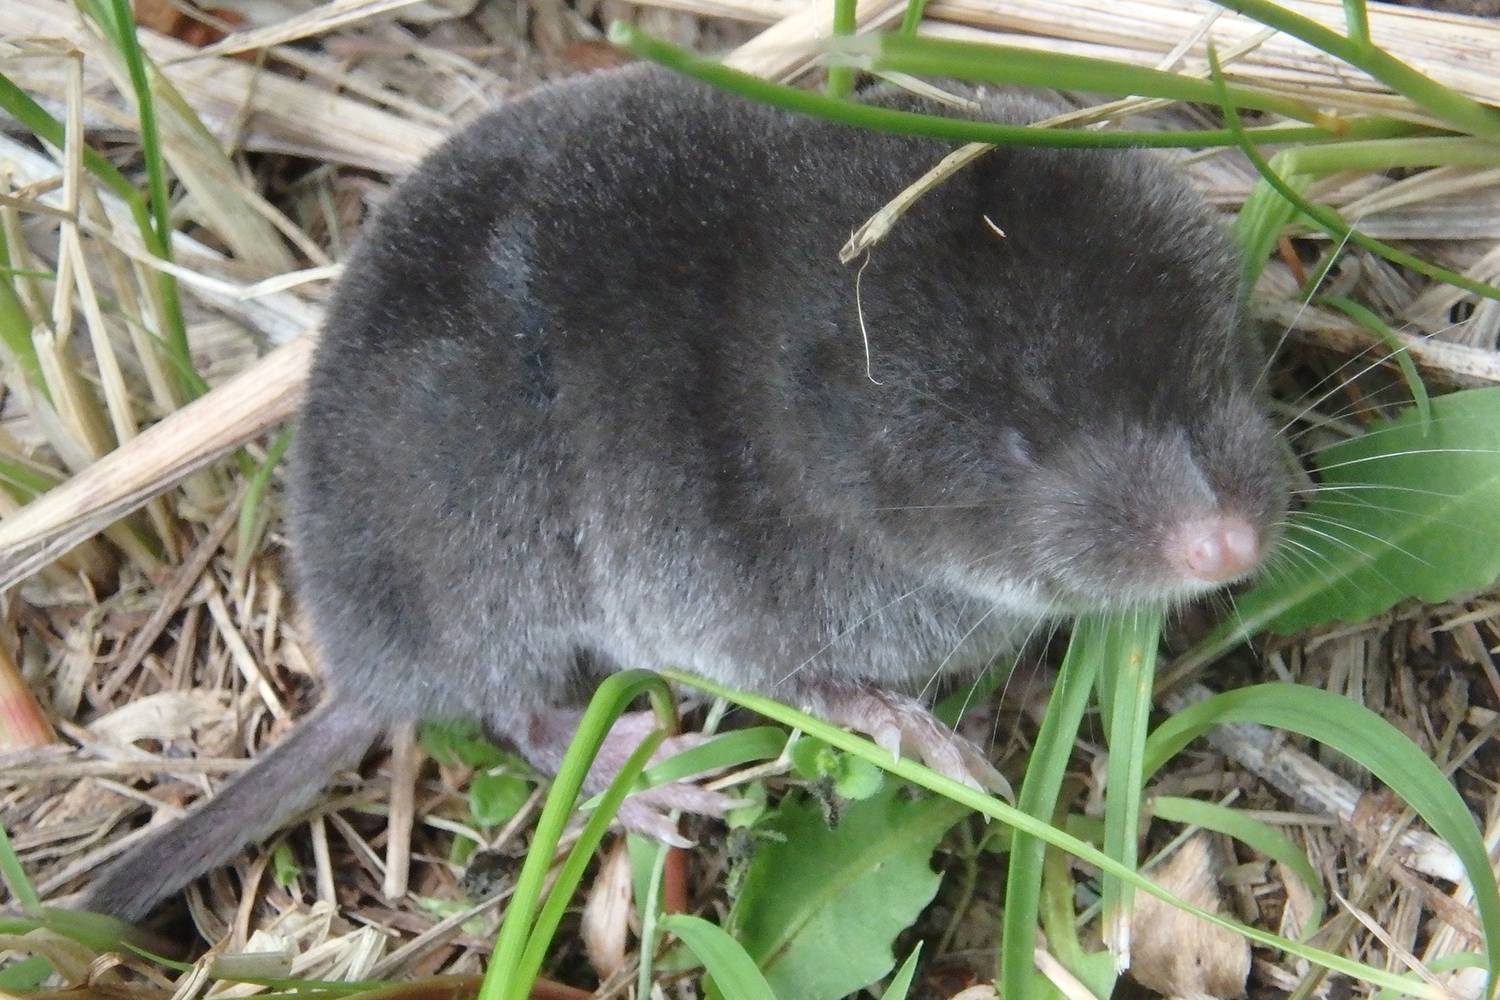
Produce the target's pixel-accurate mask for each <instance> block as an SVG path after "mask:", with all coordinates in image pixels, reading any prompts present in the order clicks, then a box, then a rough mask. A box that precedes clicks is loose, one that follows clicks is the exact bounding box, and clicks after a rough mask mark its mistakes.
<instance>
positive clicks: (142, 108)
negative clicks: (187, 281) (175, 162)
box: [83, 0, 204, 399]
mask: <svg viewBox="0 0 1500 1000" xmlns="http://www.w3.org/2000/svg"><path fill="white" fill-rule="evenodd" d="M83 7H84V8H85V9H86V10H87V11H88V12H89V14H90V16H91V17H92V18H93V20H94V22H95V24H97V25H98V26H99V29H100V30H101V31H102V32H103V33H104V36H105V38H106V39H107V40H108V41H109V42H110V44H111V45H113V46H114V48H115V51H116V52H118V53H119V55H120V58H121V59H122V60H123V61H124V63H125V68H126V71H127V73H128V74H129V76H130V86H131V90H132V91H134V93H133V95H132V96H133V97H134V98H135V105H136V116H137V119H138V123H139V125H140V133H141V157H142V159H143V160H144V162H145V165H146V182H147V188H148V190H149V191H150V203H149V211H150V219H151V222H150V226H149V227H148V228H149V229H150V231H151V232H152V233H153V234H154V235H155V239H154V241H153V242H152V243H151V247H152V253H154V254H155V255H156V256H157V257H160V258H161V259H162V260H166V261H170V260H172V201H171V192H170V189H169V186H168V183H167V161H166V154H165V153H164V152H163V150H162V145H161V131H160V129H158V128H157V122H156V101H155V97H154V95H153V94H152V92H151V78H150V71H151V69H152V68H150V67H148V63H147V59H146V54H145V52H144V50H142V48H141V42H140V38H139V37H138V36H137V34H136V26H135V15H134V13H133V12H132V10H131V8H130V2H129V0H83ZM156 281H157V288H158V291H159V294H160V298H161V303H162V313H163V315H162V317H161V322H162V324H163V327H164V329H163V331H162V334H163V339H164V340H165V342H166V347H167V353H168V354H169V355H170V356H171V357H172V358H173V359H174V361H176V362H177V364H178V366H179V367H180V368H181V367H185V368H188V369H192V367H193V364H192V351H191V350H190V349H189V347H188V340H187V323H186V321H185V320H184V319H183V315H182V300H181V296H180V294H179V291H178V288H177V279H176V278H174V277H173V276H172V275H170V274H168V273H166V272H165V271H157V272H156ZM195 374H196V372H195ZM180 388H181V389H182V391H183V394H184V396H185V397H186V398H188V399H194V398H196V397H198V396H200V395H202V394H203V391H204V389H203V387H202V384H201V379H192V378H186V377H183V378H181V379H180Z"/></svg>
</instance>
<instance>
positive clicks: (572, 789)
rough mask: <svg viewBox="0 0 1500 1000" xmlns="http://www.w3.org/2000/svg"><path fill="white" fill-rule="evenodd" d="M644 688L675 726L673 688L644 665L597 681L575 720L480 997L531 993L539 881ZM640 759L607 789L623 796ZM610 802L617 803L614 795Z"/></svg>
mask: <svg viewBox="0 0 1500 1000" xmlns="http://www.w3.org/2000/svg"><path fill="white" fill-rule="evenodd" d="M643 693H644V694H649V695H650V696H651V702H652V706H653V708H654V709H655V710H656V712H657V715H658V717H659V718H661V719H662V720H664V722H667V723H668V724H669V725H670V726H671V727H672V728H674V729H675V720H676V710H675V706H674V704H673V701H672V694H671V691H670V690H669V689H668V688H667V686H666V683H665V682H664V681H662V679H661V678H660V677H658V676H657V675H656V674H653V673H651V672H650V671H646V670H625V671H621V672H620V673H617V674H612V675H610V676H609V677H606V678H605V679H604V682H603V683H602V684H600V685H599V689H598V690H597V691H595V692H594V697H593V699H592V700H591V701H590V702H589V707H588V710H587V711H585V712H584V715H583V719H582V720H581V721H580V722H579V724H578V733H577V735H576V736H575V737H574V738H573V742H572V743H571V744H570V745H569V746H568V752H567V754H566V755H565V756H564V757H563V762H562V767H560V768H559V769H558V772H557V778H556V779H555V780H554V782H553V784H552V791H551V792H550V793H549V794H548V796H547V804H546V805H545V806H544V807H543V808H542V815H541V818H540V819H539V820H538V821H537V826H536V833H535V834H533V835H532V841H531V849H530V850H529V851H528V852H527V855H526V863H525V864H524V865H523V866H522V868H521V875H520V878H519V879H518V880H517V881H516V888H515V892H514V893H513V894H512V895H511V902H510V908H509V909H508V910H507V911H506V914H505V922H504V923H503V924H502V925H501V927H500V936H499V938H498V940H497V941H496V943H495V951H494V954H493V956H492V957H491V960H490V966H489V969H488V971H487V972H486V973H485V977H484V983H483V985H481V986H480V989H479V996H478V1000H525V998H526V996H527V995H528V994H529V993H530V990H531V985H532V979H533V978H534V971H533V973H532V976H530V977H528V976H527V974H526V967H525V964H524V963H525V959H526V955H527V953H528V950H529V949H530V946H531V941H532V938H533V935H534V932H535V928H536V917H537V913H538V910H539V909H540V899H541V894H542V886H543V884H544V883H545V881H546V878H547V871H548V869H550V868H551V867H552V857H553V855H554V853H556V851H557V845H558V843H559V842H561V840H562V834H563V829H564V828H565V827H566V826H567V822H568V816H569V815H570V814H571V813H572V811H573V804H574V803H575V802H576V801H577V799H578V793H579V790H580V789H582V788H583V780H584V777H585V776H586V775H587V774H588V771H589V766H590V764H591V763H592V762H593V760H594V758H595V757H596V756H598V754H599V748H600V747H601V746H603V744H604V738H605V737H606V736H607V735H608V734H609V729H610V727H611V726H612V725H613V724H614V720H615V719H616V718H618V717H619V716H620V715H621V714H622V713H623V712H624V711H625V709H626V708H627V707H628V706H629V704H630V702H631V701H633V700H634V699H635V698H636V696H637V695H640V694H643ZM645 756H649V754H647V755H645ZM638 758H639V759H638ZM644 765H645V757H643V756H642V755H640V754H635V755H633V756H632V757H631V759H630V761H629V762H628V763H627V764H626V766H625V767H624V768H621V770H620V779H621V780H618V781H616V782H615V785H614V786H611V793H613V792H614V791H615V790H616V787H615V786H620V788H619V791H620V796H619V797H620V798H623V797H624V789H626V788H628V787H629V784H628V783H629V782H630V781H633V780H634V779H635V777H636V776H637V775H638V774H639V773H640V769H641V768H642V767H644ZM632 766H634V770H632ZM610 801H611V800H610V799H607V800H606V802H605V803H604V805H603V806H601V808H600V810H599V811H597V812H596V813H595V814H594V816H593V817H591V818H590V823H593V822H594V820H602V823H603V824H607V823H608V822H609V817H610V816H611V815H612V814H613V809H611V808H609V802H610ZM614 804H615V807H618V801H615V802H614ZM601 832H602V826H601ZM575 853H576V851H575ZM571 892H572V889H571V888H564V887H563V886H562V885H561V884H560V883H559V884H557V885H554V887H553V893H554V895H556V894H559V893H560V894H561V895H562V896H563V897H567V896H568V895H570V894H571Z"/></svg>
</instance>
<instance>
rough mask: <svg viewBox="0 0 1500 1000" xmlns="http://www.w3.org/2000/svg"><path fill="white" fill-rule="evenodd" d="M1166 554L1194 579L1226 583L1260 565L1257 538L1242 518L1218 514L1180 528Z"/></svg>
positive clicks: (1252, 527) (1169, 543)
mask: <svg viewBox="0 0 1500 1000" xmlns="http://www.w3.org/2000/svg"><path fill="white" fill-rule="evenodd" d="M1167 555H1168V558H1170V559H1171V560H1172V564H1173V565H1175V566H1176V567H1177V568H1178V569H1180V570H1181V571H1182V572H1183V573H1184V574H1185V575H1187V576H1189V577H1192V578H1193V579H1195V580H1202V581H1203V582H1205V583H1228V582H1229V581H1230V580H1234V579H1236V578H1238V577H1241V576H1244V575H1245V574H1247V573H1249V572H1250V571H1251V570H1253V569H1255V567H1256V565H1257V564H1258V563H1259V562H1260V538H1259V537H1258V535H1257V533H1256V531H1255V527H1254V526H1253V525H1252V524H1250V523H1249V522H1248V521H1246V520H1244V519H1243V518H1240V517H1235V516H1233V515H1227V514H1226V515H1220V516H1218V517H1210V518H1205V519H1203V520H1201V521H1193V522H1190V523H1188V524H1185V525H1183V526H1182V527H1181V529H1180V530H1179V531H1178V533H1177V535H1176V537H1175V538H1173V539H1171V540H1170V541H1169V542H1168V552H1167Z"/></svg>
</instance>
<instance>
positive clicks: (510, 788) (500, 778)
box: [469, 771, 531, 826]
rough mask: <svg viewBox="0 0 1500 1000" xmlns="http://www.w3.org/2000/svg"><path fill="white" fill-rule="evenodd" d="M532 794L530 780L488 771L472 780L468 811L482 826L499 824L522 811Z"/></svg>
mask: <svg viewBox="0 0 1500 1000" xmlns="http://www.w3.org/2000/svg"><path fill="white" fill-rule="evenodd" d="M530 797H531V782H529V781H526V780H525V779H523V778H518V777H516V776H515V775H513V774H506V773H505V772H503V771H501V772H500V773H498V774H492V773H490V772H488V771H485V772H483V773H480V774H476V775H474V780H473V781H471V782H469V812H471V813H472V814H473V815H474V822H476V823H478V824H479V825H480V826H499V825H500V824H502V823H506V822H508V821H509V820H510V819H511V817H513V816H515V814H516V813H518V812H520V811H521V807H522V806H523V805H525V804H526V800H527V799H528V798H530Z"/></svg>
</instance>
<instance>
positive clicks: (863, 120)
mask: <svg viewBox="0 0 1500 1000" xmlns="http://www.w3.org/2000/svg"><path fill="white" fill-rule="evenodd" d="M609 40H610V41H611V42H613V43H614V44H616V45H618V46H620V47H621V48H624V49H626V50H628V51H629V52H631V53H632V54H633V55H636V56H639V57H640V58H642V59H649V60H651V61H652V62H656V63H660V64H661V65H663V66H666V67H668V68H669V69H674V70H676V71H677V72H679V73H683V74H686V75H687V76H691V77H694V78H696V79H699V80H702V81H704V82H705V83H710V84H713V85H714V86H716V87H720V88H722V89H724V90H728V91H731V92H733V93H736V94H740V95H742V96H744V97H749V98H751V99H753V100H757V101H763V102H765V103H766V104H773V105H775V106H777V107H780V108H785V109H787V110H789V111H800V112H804V113H806V114H810V115H817V116H818V117H820V118H826V119H828V120H830V121H836V122H842V123H844V124H846V125H858V126H861V127H864V128H874V129H881V130H883V131H886V132H901V133H904V134H907V135H921V136H928V137H931V138H935V139H948V140H951V141H953V142H985V143H993V144H998V145H1016V144H1019V145H1027V146H1064V147H1081V148H1093V149H1119V148H1127V147H1137V146H1155V147H1171V148H1180V147H1200V146H1228V145H1234V144H1235V142H1236V139H1235V135H1234V133H1233V132H1231V131H1230V130H1229V129H1207V130H1195V131H1183V132H1177V131H1147V132H1140V131H1131V132H1125V131H1119V132H1116V131H1096V130H1092V129H1051V128H1049V129H1039V128H1030V127H1027V126H1023V125H997V124H995V123H993V122H980V121H970V120H968V119H963V118H944V117H942V116H940V115H923V114H916V113H914V112H909V111H896V110H893V109H891V108H879V107H874V106H872V105H868V104H857V103H854V102H852V101H841V100H838V99H836V98H832V97H829V96H827V95H826V94H815V93H812V92H811V91H806V90H799V89H797V88H795V87H787V86H783V85H781V84H778V83H771V82H770V81H768V80H763V79H761V78H760V77H758V76H751V75H750V74H748V73H741V72H739V71H738V70H734V69H730V68H729V67H727V66H725V65H723V64H722V63H719V62H717V61H715V60H713V59H709V58H706V57H704V56H701V55H698V54H696V53H693V52H689V51H687V50H686V49H682V48H678V47H677V46H675V45H671V44H669V43H667V42H663V41H661V40H660V39H658V38H653V37H651V36H650V35H647V34H646V33H644V32H642V31H641V30H640V29H638V28H636V27H635V26H634V25H630V24H626V23H624V22H621V21H616V22H615V23H614V24H612V25H610V28H609ZM1245 132H1246V134H1247V135H1249V136H1250V137H1251V138H1252V139H1253V140H1262V141H1265V142H1276V143H1285V142H1331V141H1334V140H1336V139H1339V138H1366V139H1375V138H1383V137H1391V136H1396V135H1413V134H1431V131H1430V130H1428V129H1422V128H1420V127H1417V126H1412V125H1409V124H1407V123H1405V122H1394V121H1385V120H1381V119H1368V120H1360V121H1355V122H1350V123H1349V124H1348V126H1347V128H1346V129H1345V131H1344V133H1343V134H1342V135H1336V134H1334V133H1332V132H1329V131H1328V130H1326V129H1322V128H1317V127H1315V126H1311V125H1302V126H1291V127H1283V126H1275V127H1268V128H1254V129H1246V130H1245Z"/></svg>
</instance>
